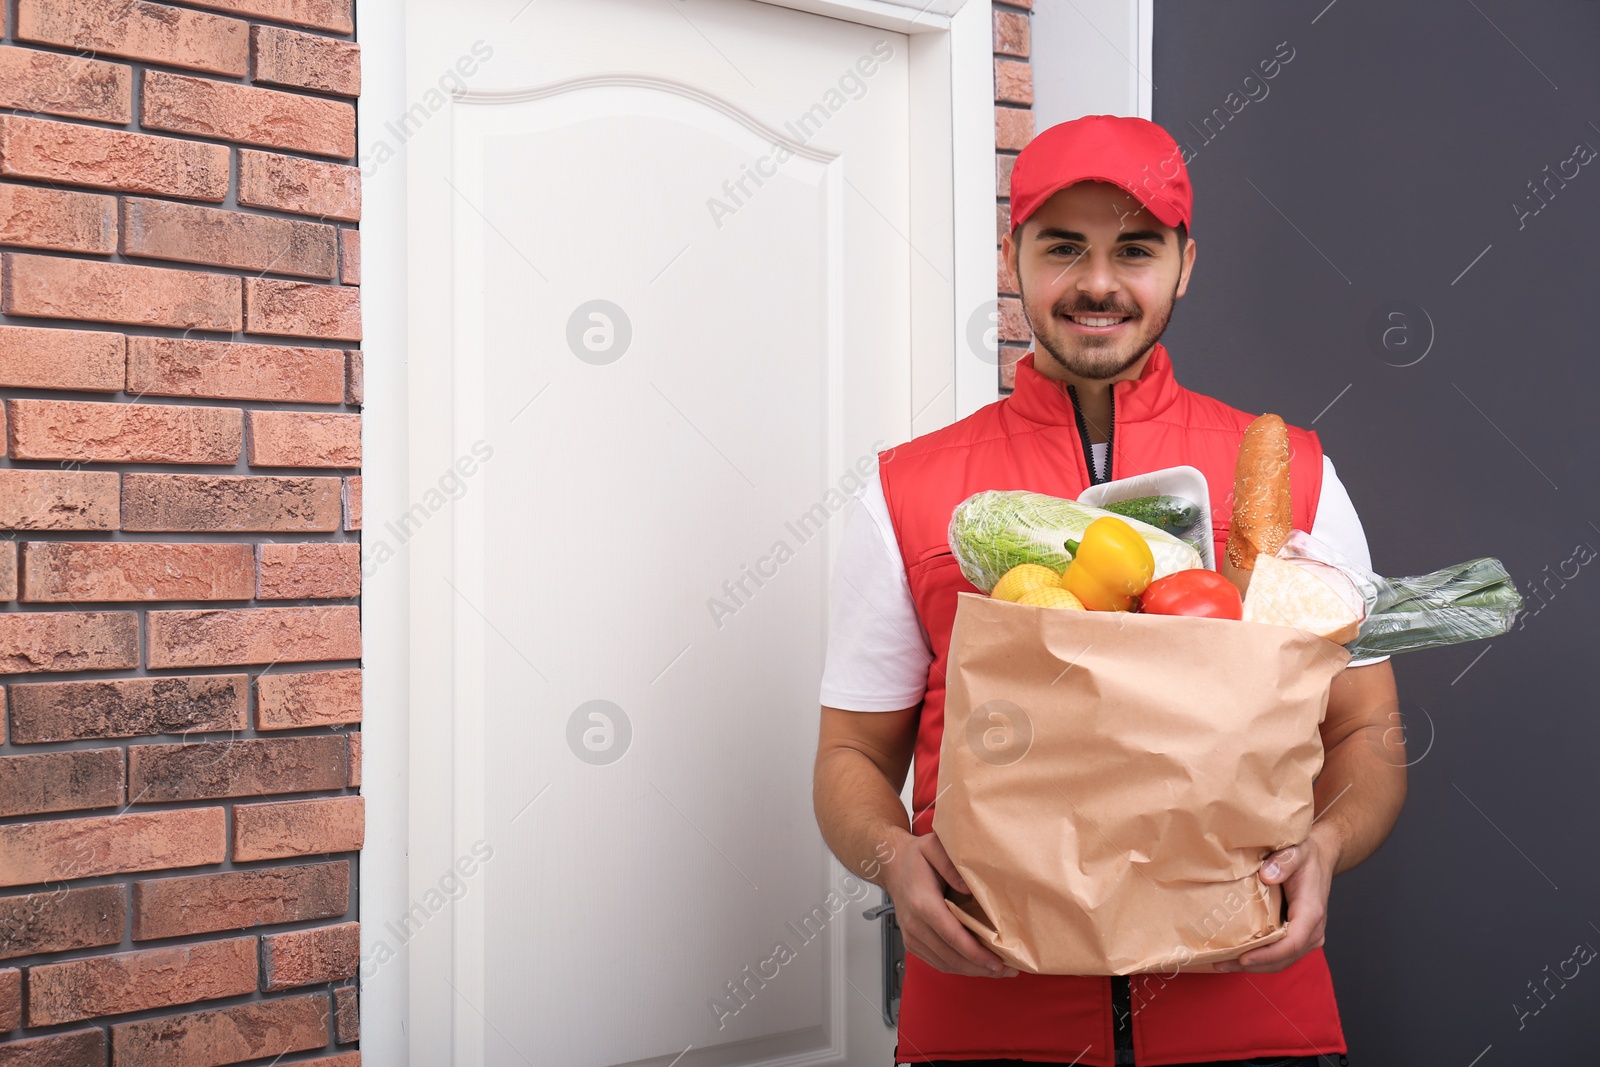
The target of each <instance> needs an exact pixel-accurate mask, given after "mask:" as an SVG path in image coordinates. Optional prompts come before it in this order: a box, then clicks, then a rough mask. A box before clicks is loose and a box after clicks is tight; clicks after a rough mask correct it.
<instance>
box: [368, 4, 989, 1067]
mask: <svg viewBox="0 0 1600 1067" xmlns="http://www.w3.org/2000/svg"><path fill="white" fill-rule="evenodd" d="M438 2H443V0H438ZM752 2H759V3H768V4H772V5H774V6H778V7H786V8H793V9H796V10H800V11H808V12H812V13H815V14H819V15H826V16H829V17H832V18H838V19H844V20H847V21H852V22H857V23H861V24H863V25H869V26H875V27H880V28H883V29H890V30H895V31H897V32H901V33H905V34H907V35H908V36H909V38H910V48H909V53H910V55H909V65H910V69H909V78H910V93H909V106H910V110H911V116H910V119H911V130H912V136H911V156H912V159H911V168H910V173H911V180H912V188H911V216H912V217H911V223H912V231H913V235H914V237H915V240H916V241H917V245H918V248H919V250H922V251H924V252H925V254H926V255H927V256H928V257H929V258H930V260H931V261H933V262H939V263H942V264H943V265H944V266H946V267H947V269H946V270H945V271H943V272H934V271H921V272H918V273H917V274H915V275H914V277H913V285H912V303H913V309H914V314H913V330H912V348H913V351H914V352H915V353H917V364H920V362H921V361H922V360H927V359H931V360H937V361H939V362H942V363H944V367H943V368H931V369H934V370H935V375H934V376H935V377H937V378H941V379H944V380H946V381H947V384H946V385H945V386H944V387H942V388H941V389H940V391H939V392H938V393H936V394H935V395H934V396H932V397H930V398H927V399H926V400H924V399H923V398H922V397H918V398H917V402H918V403H921V404H923V409H924V412H931V413H932V414H931V415H927V416H925V417H927V418H934V419H936V421H935V422H934V423H933V425H943V424H944V423H946V422H949V421H953V420H954V419H956V418H961V417H963V416H965V415H968V414H970V413H971V412H973V411H976V410H977V409H978V408H980V407H982V406H983V405H985V404H988V403H990V402H992V401H994V400H995V399H997V397H998V395H999V381H998V378H999V375H998V369H997V368H996V367H995V366H994V364H993V363H992V362H991V361H988V360H985V359H981V358H977V356H976V355H975V354H974V353H973V352H972V351H970V350H969V349H968V344H967V340H966V335H967V324H968V321H969V320H970V318H971V316H972V315H973V314H975V313H977V312H978V311H979V310H980V309H983V308H992V307H993V306H994V304H993V302H994V301H995V300H996V298H997V296H998V292H997V279H996V273H995V267H994V262H995V261H994V245H995V231H994V219H995V215H994V205H995V163H994V159H995V136H994V104H993V96H994V93H993V77H994V74H993V59H994V57H993V44H992V34H993V30H992V26H993V15H992V9H991V4H990V0H752ZM405 7H406V4H405V0H356V14H357V25H358V26H359V27H360V42H361V51H362V79H363V89H362V94H361V97H360V99H359V101H358V104H357V109H358V112H357V113H358V117H359V155H360V158H361V159H362V160H363V161H366V160H368V159H369V158H371V157H373V156H374V155H375V153H374V148H375V147H376V145H377V144H379V143H380V142H381V141H382V137H381V134H382V131H383V128H384V123H385V122H386V121H389V120H391V119H393V118H394V116H397V115H400V114H402V113H404V112H405V110H406V109H407V107H408V105H409V103H410V101H408V99H407V95H406V85H405V78H406V12H405ZM362 169H363V173H362V200H363V211H362V218H361V226H360V229H361V241H362V244H363V245H364V246H365V248H364V253H365V255H364V256H363V259H364V268H363V274H362V293H361V313H362V333H363V349H364V350H365V351H366V352H367V353H369V354H370V356H371V358H370V359H369V360H367V361H366V365H365V381H364V390H365V391H364V399H365V406H364V409H363V415H364V417H363V425H362V454H363V456H364V465H363V471H362V489H363V492H362V496H363V501H364V503H363V511H364V512H369V513H371V514H372V515H373V516H374V519H375V520H376V521H375V523H374V526H377V525H378V524H379V523H381V522H382V521H383V520H385V519H388V518H395V517H398V516H401V515H403V514H405V513H406V510H407V508H408V507H409V506H410V504H411V502H412V501H414V500H416V499H417V495H418V486H417V485H416V483H415V480H414V477H413V475H414V473H415V472H414V471H413V469H412V465H411V463H410V455H411V444H410V438H411V434H410V427H411V420H412V416H413V413H416V414H418V415H419V416H420V415H421V414H422V413H423V412H424V411H426V409H427V405H428V400H427V393H426V391H425V390H423V389H421V388H413V383H412V380H413V378H416V377H417V374H416V373H415V372H414V371H413V370H412V369H411V365H410V363H409V362H408V360H407V358H406V357H407V336H408V314H407V299H406V284H407V271H406V250H407V243H408V242H407V236H406V228H407V224H406V219H407V203H406V193H407V188H406V187H407V183H406V162H405V156H404V154H403V150H402V152H401V154H400V155H397V156H395V157H394V158H392V159H388V160H387V162H382V161H376V162H372V163H365V164H364V165H363V168H362ZM941 275H942V276H941ZM418 381H419V384H420V379H418ZM921 414H923V412H915V413H912V418H911V419H910V420H909V421H910V422H911V424H912V426H913V431H914V432H921V430H920V429H918V427H917V424H918V422H919V421H920V420H919V419H918V417H917V416H918V415H921ZM413 566H414V564H413V561H412V559H411V555H410V552H409V550H408V549H407V548H406V547H405V546H404V545H402V546H400V547H399V549H398V551H397V552H396V553H395V554H394V556H393V558H390V559H388V560H387V561H386V562H382V563H377V564H376V565H374V564H373V563H370V562H369V561H367V560H366V559H365V558H364V560H363V567H362V570H363V583H362V642H363V646H362V647H363V654H362V665H363V667H364V668H365V669H364V672H363V711H364V714H363V722H362V728H361V740H362V764H363V772H362V789H361V792H362V795H363V796H364V797H365V798H366V800H367V803H366V812H367V820H366V839H365V846H364V848H363V849H362V851H361V854H360V858H359V895H358V903H359V916H360V918H361V961H362V965H361V971H360V975H361V992H360V1013H361V1048H362V1051H363V1053H365V1054H366V1055H367V1056H370V1057H371V1059H372V1062H374V1063H383V1064H395V1065H398V1067H403V1065H406V1064H409V1063H410V1062H411V1056H410V1052H411V1048H412V1047H413V1046H416V1047H419V1048H421V1047H430V1046H431V1047H440V1046H439V1044H438V1043H437V1039H436V1037H435V1038H434V1039H432V1040H430V1039H429V1038H430V1035H437V1033H438V1030H439V1028H440V1027H443V1028H445V1029H448V1028H449V1027H450V1025H451V1014H452V1013H450V1012H428V1013H425V1014H424V1013H423V1012H421V1011H419V1012H417V1013H413V1012H412V1011H411V1005H412V996H411V982H410V968H411V967H412V966H415V965H416V963H415V961H414V960H413V958H412V954H411V953H410V950H409V948H408V947H407V946H406V944H405V943H404V942H402V943H401V944H400V945H399V946H398V947H396V946H394V945H393V942H394V941H395V940H396V938H395V936H394V935H393V933H392V932H388V933H386V928H387V926H388V925H389V924H390V923H398V921H399V920H400V918H401V917H402V916H404V915H405V914H406V913H407V911H408V909H409V908H410V907H411V904H412V902H414V901H416V900H418V899H420V897H421V895H422V893H423V892H424V891H425V890H426V889H427V888H429V887H430V885H431V884H432V880H430V879H429V877H428V876H427V874H425V873H423V872H419V871H416V870H413V864H412V862H411V857H412V856H413V855H414V854H416V853H418V852H428V851H431V849H426V848H422V849H418V848H413V844H414V841H413V835H414V834H415V833H420V832H424V831H422V830H420V829H419V828H418V827H419V826H420V825H421V823H423V822H426V821H427V820H413V819H412V817H411V812H412V807H413V804H414V803H415V802H416V801H417V797H418V793H417V792H416V791H415V790H414V785H420V784H422V783H425V782H426V781H427V780H428V776H427V774H426V773H425V772H426V768H427V758H426V754H424V753H420V752H413V751H412V747H411V744H410V739H411V737H412V733H413V723H414V722H415V723H416V724H417V725H418V726H419V727H420V726H421V722H422V719H424V718H425V717H427V716H429V715H430V714H436V710H437V709H418V708H413V707H412V706H411V701H410V698H409V697H410V687H411V677H412V672H413V671H414V670H415V669H416V667H415V665H413V664H412V663H411V662H410V661H411V652H412V648H411V638H412V622H413V614H414V612H415V611H416V610H417V608H416V606H415V605H414V604H413V602H412V597H411V591H410V586H411V580H410V579H411V570H412V567H413ZM439 654H440V659H441V662H446V663H447V662H448V660H449V652H448V650H447V649H441V650H440V653H439ZM418 733H419V735H423V734H425V733H426V731H425V730H420V729H419V730H418ZM413 772H416V773H415V774H414V773H413ZM434 873H435V874H436V873H437V872H434ZM385 945H386V946H388V947H389V948H390V949H394V950H395V954H394V956H393V958H392V959H387V960H386V959H385V957H384V955H383V953H382V952H381V951H380V949H381V947H382V946H385ZM451 1045H452V1042H451V1041H449V1040H448V1038H446V1040H445V1041H444V1043H443V1047H450V1046H451Z"/></svg>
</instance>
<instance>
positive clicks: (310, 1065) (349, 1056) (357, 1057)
mask: <svg viewBox="0 0 1600 1067" xmlns="http://www.w3.org/2000/svg"><path fill="white" fill-rule="evenodd" d="M335 993H337V990H336V991H335ZM351 1040H354V1038H352V1039H351ZM294 1067H361V1050H360V1049H351V1050H350V1051H349V1052H339V1053H335V1054H334V1055H332V1056H318V1057H317V1058H316V1059H314V1060H298V1061H296V1062H295V1064H294Z"/></svg>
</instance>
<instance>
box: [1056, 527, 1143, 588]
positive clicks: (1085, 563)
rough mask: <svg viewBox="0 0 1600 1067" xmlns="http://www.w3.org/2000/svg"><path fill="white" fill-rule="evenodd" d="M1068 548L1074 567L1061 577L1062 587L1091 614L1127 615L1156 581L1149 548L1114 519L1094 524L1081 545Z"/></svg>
mask: <svg viewBox="0 0 1600 1067" xmlns="http://www.w3.org/2000/svg"><path fill="white" fill-rule="evenodd" d="M1066 545H1067V551H1069V552H1071V553H1072V563H1071V564H1070V565H1069V566H1068V567H1067V570H1066V573H1065V574H1063V575H1062V576H1061V585H1062V587H1063V588H1064V589H1066V590H1067V591H1068V592H1069V593H1071V594H1072V595H1073V596H1075V597H1077V598H1078V599H1079V600H1081V601H1082V602H1083V606H1084V607H1086V608H1089V609H1090V610H1091V611H1128V610H1129V609H1131V608H1132V607H1133V600H1134V598H1135V597H1137V596H1138V595H1139V594H1140V593H1143V592H1144V590H1145V586H1147V585H1149V584H1150V580H1151V579H1152V578H1154V577H1155V573H1156V560H1155V556H1154V555H1152V554H1151V552H1150V546H1149V545H1148V544H1147V543H1146V542H1145V539H1144V538H1142V537H1140V536H1139V534H1138V532H1137V531H1136V530H1134V528H1133V527H1132V526H1129V525H1128V524H1127V523H1125V522H1123V521H1122V520H1121V519H1119V518H1117V517H1116V516H1115V515H1106V516H1103V517H1101V518H1098V519H1096V520H1094V521H1093V522H1091V523H1090V524H1089V528H1088V529H1086V530H1085V531H1084V532H1083V540H1082V541H1081V542H1080V541H1068V542H1067V543H1066Z"/></svg>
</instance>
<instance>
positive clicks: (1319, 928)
mask: <svg viewBox="0 0 1600 1067" xmlns="http://www.w3.org/2000/svg"><path fill="white" fill-rule="evenodd" d="M1339 847H1340V846H1339V843H1338V841H1337V840H1335V834H1334V832H1333V831H1331V830H1329V829H1328V828H1327V827H1326V826H1319V825H1316V824H1312V827H1311V833H1310V834H1308V835H1307V836H1306V839H1305V840H1304V841H1302V842H1300V843H1299V844H1298V845H1290V846H1289V847H1288V848H1280V849H1279V850H1278V851H1276V852H1274V853H1272V854H1270V855H1269V856H1267V858H1266V859H1265V860H1263V861H1262V863H1261V873H1260V878H1261V880H1262V881H1263V882H1265V883H1266V884H1267V885H1281V886H1283V895H1284V898H1285V899H1287V900H1288V902H1289V932H1288V933H1287V934H1285V935H1284V936H1283V937H1281V938H1279V939H1278V940H1277V941H1274V942H1273V943H1272V944H1270V945H1265V946H1263V947H1261V948H1258V949H1252V950H1251V951H1249V952H1246V953H1245V954H1244V955H1243V956H1240V957H1239V958H1238V959H1237V960H1227V961H1224V962H1222V963H1217V964H1214V965H1213V968H1214V969H1215V970H1218V971H1250V972H1252V973H1255V974H1266V973H1269V972H1271V971H1281V970H1283V969H1284V968H1285V967H1287V966H1289V965H1290V964H1291V963H1293V962H1294V961H1295V960H1298V959H1299V958H1300V957H1301V956H1304V955H1305V954H1306V953H1307V952H1310V951H1311V950H1312V949H1317V948H1321V947H1322V944H1323V940H1324V936H1323V935H1324V934H1325V933H1326V931H1327V928H1328V891H1329V889H1331V888H1332V887H1333V871H1334V868H1335V867H1337V866H1338V865H1339Z"/></svg>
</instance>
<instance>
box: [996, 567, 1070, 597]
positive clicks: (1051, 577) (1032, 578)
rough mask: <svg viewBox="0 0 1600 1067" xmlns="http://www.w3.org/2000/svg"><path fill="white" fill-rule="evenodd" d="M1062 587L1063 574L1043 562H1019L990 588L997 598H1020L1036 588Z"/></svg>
mask: <svg viewBox="0 0 1600 1067" xmlns="http://www.w3.org/2000/svg"><path fill="white" fill-rule="evenodd" d="M1041 588H1043V589H1060V588H1061V575H1059V574H1057V573H1056V572H1055V571H1053V570H1051V569H1050V568H1049V567H1046V566H1044V565H1043V564H1042V563H1019V564H1017V565H1016V566H1015V567H1012V568H1011V569H1010V570H1008V571H1006V572H1005V573H1004V574H1002V575H1001V576H1000V580H999V581H998V582H995V583H994V588H993V589H991V590H989V595H990V596H992V597H994V598H995V599H996V600H1013V601H1014V600H1020V599H1021V598H1022V594H1024V593H1027V592H1030V591H1032V590H1034V589H1041Z"/></svg>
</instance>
